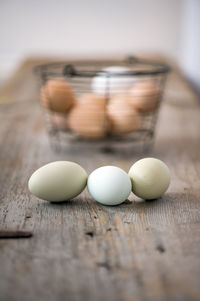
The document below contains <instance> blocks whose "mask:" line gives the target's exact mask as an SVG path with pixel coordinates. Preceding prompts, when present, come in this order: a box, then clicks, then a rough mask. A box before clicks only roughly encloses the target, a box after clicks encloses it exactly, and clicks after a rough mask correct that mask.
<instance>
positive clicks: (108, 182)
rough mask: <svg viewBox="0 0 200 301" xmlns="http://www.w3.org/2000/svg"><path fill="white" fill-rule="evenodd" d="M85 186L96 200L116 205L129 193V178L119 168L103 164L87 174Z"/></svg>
mask: <svg viewBox="0 0 200 301" xmlns="http://www.w3.org/2000/svg"><path fill="white" fill-rule="evenodd" d="M87 187H88V191H89V193H90V194H91V196H92V197H93V198H94V199H95V200H96V201H97V202H99V203H101V204H104V205H118V204H121V203H123V202H124V201H125V200H126V199H127V198H128V196H129V195H130V193H131V180H130V178H129V176H128V175H127V173H126V172H125V171H124V170H122V169H121V168H119V167H116V166H103V167H100V168H97V169H95V170H94V171H93V172H92V173H91V174H90V175H89V177H88V183H87Z"/></svg>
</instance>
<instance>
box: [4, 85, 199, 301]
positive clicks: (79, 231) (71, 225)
mask: <svg viewBox="0 0 200 301" xmlns="http://www.w3.org/2000/svg"><path fill="white" fill-rule="evenodd" d="M173 85H174V87H176V85H175V83H174V81H173ZM173 89H175V88H173ZM174 93H175V92H174ZM180 101H181V100H180V97H179V99H178V102H176V101H175V99H174V98H173V95H172V98H170V96H169V94H168V98H167V101H166V103H165V105H164V106H163V107H162V111H161V114H160V118H159V123H158V130H157V135H156V143H155V148H154V150H152V152H151V153H150V154H149V155H151V156H156V157H158V158H161V159H162V160H164V161H165V162H166V163H167V164H168V165H169V167H170V169H171V173H172V184H171V186H170V189H169V192H168V193H167V194H166V195H165V196H164V197H163V198H162V199H159V200H157V201H154V202H139V201H138V200H136V198H135V197H134V196H131V197H130V202H128V201H127V202H125V203H124V204H122V205H120V206H117V207H106V206H102V205H99V204H97V203H96V202H94V201H93V200H92V199H91V197H90V196H89V195H88V193H87V191H84V192H83V193H82V194H81V195H80V196H78V197H77V198H76V199H75V200H73V201H70V202H66V203H64V204H61V205H60V204H49V203H47V202H43V201H41V200H38V199H36V198H35V197H34V196H31V195H30V194H29V192H28V190H27V181H28V178H29V176H30V175H31V173H32V172H33V171H34V170H35V169H36V168H38V167H39V166H41V165H43V164H45V163H47V162H49V161H53V160H62V159H64V160H65V159H66V160H73V161H76V162H78V163H80V164H81V165H83V166H84V168H86V170H87V171H88V172H90V171H92V170H93V169H94V168H96V167H98V166H101V165H106V164H115V165H117V166H119V167H122V168H124V169H125V170H128V169H129V167H130V166H131V165H132V163H133V162H134V161H135V160H137V159H139V158H141V157H143V154H142V153H137V152H129V153H126V154H124V153H123V152H119V153H114V154H112V153H110V154H105V153H102V152H101V150H99V151H97V150H95V152H92V151H90V152H88V151H87V150H85V151H84V150H83V151H82V152H81V153H80V151H79V150H77V151H73V152H68V153H61V154H59V153H54V152H52V150H51V149H50V148H49V144H48V139H47V136H46V133H45V130H44V127H43V123H42V114H41V112H40V108H39V106H38V104H37V103H35V102H24V103H13V104H10V105H9V106H5V105H4V106H3V105H2V106H1V110H0V120H1V127H0V166H1V173H0V183H1V190H0V216H1V219H0V229H19V230H26V231H32V232H33V233H34V236H33V237H32V238H31V239H29V240H26V239H24V240H23V239H21V240H0V262H1V276H0V300H31V301H32V300H42V301H43V300H68V301H70V300H87V301H90V300H111V301H112V300H127V301H129V300H159V301H160V300H181V301H182V300H199V298H200V286H199V279H200V251H199V250H200V227H199V225H200V203H199V199H200V182H199V179H200V156H199V149H200V139H199V138H200V131H199V129H200V118H199V117H200V109H199V105H198V103H197V102H196V101H195V100H194V99H192V98H191V97H189V98H187V97H186V98H184V105H183V106H181V105H180Z"/></svg>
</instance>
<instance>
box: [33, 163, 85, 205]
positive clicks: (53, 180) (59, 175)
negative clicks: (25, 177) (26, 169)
mask: <svg viewBox="0 0 200 301" xmlns="http://www.w3.org/2000/svg"><path fill="white" fill-rule="evenodd" d="M86 183H87V173H86V171H85V170H84V169H83V168H82V167H81V166H80V165H79V164H77V163H74V162H70V161H56V162H52V163H49V164H46V165H44V166H42V167H40V168H39V169H37V170H36V171H35V172H34V173H33V174H32V176H31V177H30V179H29V182H28V187H29V190H30V192H31V193H32V194H33V195H35V196H36V197H38V198H40V199H43V200H46V201H50V202H61V201H67V200H71V199H73V198H74V197H76V196H77V195H78V194H79V193H81V192H82V191H83V190H84V188H85V186H86Z"/></svg>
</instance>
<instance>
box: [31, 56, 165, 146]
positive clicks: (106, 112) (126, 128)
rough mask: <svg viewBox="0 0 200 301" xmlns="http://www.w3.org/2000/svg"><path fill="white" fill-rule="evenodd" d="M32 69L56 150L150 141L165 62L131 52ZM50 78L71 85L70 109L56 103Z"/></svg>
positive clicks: (162, 83)
mask: <svg viewBox="0 0 200 301" xmlns="http://www.w3.org/2000/svg"><path fill="white" fill-rule="evenodd" d="M110 66H112V67H110ZM113 66H117V67H113ZM35 72H36V73H37V74H39V76H40V78H41V100H42V106H43V108H44V113H45V116H46V124H47V129H48V133H49V137H50V141H51V142H52V145H54V148H56V149H57V150H58V149H60V148H62V147H63V145H65V144H66V145H69V144H72V143H73V144H77V145H80V146H83V145H87V146H89V145H94V144H95V145H100V146H104V147H106V148H109V147H114V146H123V145H125V144H127V145H130V146H133V145H134V143H136V142H140V143H141V144H142V145H143V148H144V149H148V148H149V147H150V146H151V145H152V142H153V137H154V133H155V127H156V121H157V117H158V112H159V108H160V104H161V101H162V94H163V91H164V84H165V80H166V75H167V73H168V72H169V68H168V66H166V65H164V64H160V63H157V62H150V61H146V60H138V59H136V58H133V57H131V58H128V59H126V60H124V61H108V60H107V61H80V62H79V61H75V62H70V64H68V63H66V62H63V63H51V64H46V65H41V66H37V67H36V68H35ZM50 81H54V82H55V81H56V83H58V82H59V81H64V82H66V83H67V84H68V85H69V87H70V89H71V90H70V91H73V93H74V95H75V103H74V104H73V106H72V107H71V108H70V109H68V110H63V112H62V110H61V111H60V110H57V109H55V108H54V106H53V104H54V103H55V99H52V95H51V90H50V89H48V88H47V87H48V83H50ZM44 89H45V90H44ZM44 91H45V92H44ZM59 91H62V88H60V90H59ZM44 93H45V95H44ZM44 98H45V101H44ZM67 101H68V99H67V95H66V102H67ZM95 102H96V103H98V105H99V104H100V102H102V104H101V105H100V106H97V105H95ZM58 111H59V112H58Z"/></svg>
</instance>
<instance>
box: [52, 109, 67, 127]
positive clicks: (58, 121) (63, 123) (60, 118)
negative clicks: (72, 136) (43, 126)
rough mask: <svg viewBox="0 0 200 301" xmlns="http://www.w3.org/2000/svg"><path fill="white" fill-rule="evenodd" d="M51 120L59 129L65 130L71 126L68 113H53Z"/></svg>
mask: <svg viewBox="0 0 200 301" xmlns="http://www.w3.org/2000/svg"><path fill="white" fill-rule="evenodd" d="M51 121H52V123H53V125H54V126H55V127H56V128H57V129H58V130H61V131H65V130H67V129H68V128H69V125H68V118H67V115H66V114H62V113H53V114H51Z"/></svg>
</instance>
